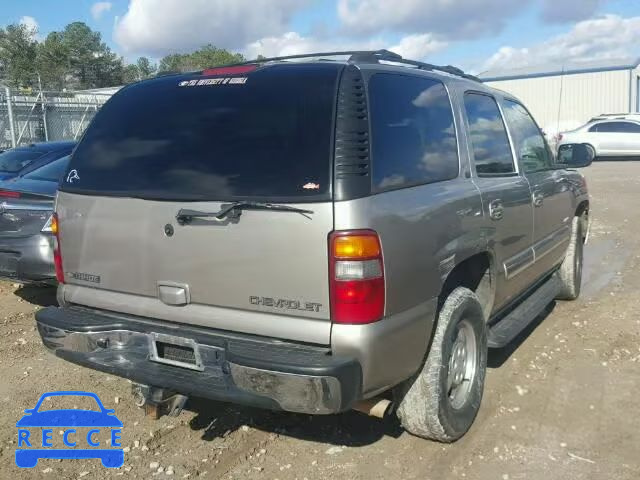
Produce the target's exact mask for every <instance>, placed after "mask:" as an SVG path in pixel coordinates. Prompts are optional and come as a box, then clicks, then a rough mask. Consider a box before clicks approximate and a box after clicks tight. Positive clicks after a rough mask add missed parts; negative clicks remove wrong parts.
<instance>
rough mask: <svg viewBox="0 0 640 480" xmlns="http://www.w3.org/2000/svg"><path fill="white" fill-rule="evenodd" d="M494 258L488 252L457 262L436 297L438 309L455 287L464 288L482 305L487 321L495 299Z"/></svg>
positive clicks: (495, 274) (495, 273) (495, 275)
mask: <svg viewBox="0 0 640 480" xmlns="http://www.w3.org/2000/svg"><path fill="white" fill-rule="evenodd" d="M496 278H497V272H496V265H495V257H494V256H493V254H492V253H491V252H490V251H489V250H485V251H481V252H477V253H474V254H470V255H468V256H466V257H464V258H462V259H461V260H459V261H458V262H457V263H456V264H455V266H454V267H453V268H452V269H451V271H450V272H449V273H448V274H447V276H446V277H445V278H444V281H443V283H442V288H441V290H440V294H439V296H438V307H440V306H442V304H443V303H444V302H445V300H446V298H447V296H448V295H449V294H450V293H451V292H452V291H453V290H455V288H456V287H465V288H468V289H469V290H471V291H472V292H474V293H475V294H476V296H477V297H478V300H480V303H481V305H482V310H483V313H484V315H485V320H488V318H489V316H490V314H491V311H492V310H493V303H494V299H495V289H496Z"/></svg>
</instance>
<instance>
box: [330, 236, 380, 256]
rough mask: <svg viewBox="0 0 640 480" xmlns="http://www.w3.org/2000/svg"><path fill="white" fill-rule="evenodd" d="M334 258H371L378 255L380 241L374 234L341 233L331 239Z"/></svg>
mask: <svg viewBox="0 0 640 480" xmlns="http://www.w3.org/2000/svg"><path fill="white" fill-rule="evenodd" d="M333 255H334V257H335V258H351V259H354V258H371V257H377V256H379V255H380V243H379V242H378V237H377V236H375V235H342V236H336V237H335V238H334V241H333Z"/></svg>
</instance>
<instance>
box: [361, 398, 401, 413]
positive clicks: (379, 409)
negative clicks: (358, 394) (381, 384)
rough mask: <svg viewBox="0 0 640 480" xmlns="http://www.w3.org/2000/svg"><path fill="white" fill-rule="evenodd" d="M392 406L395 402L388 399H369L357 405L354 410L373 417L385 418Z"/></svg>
mask: <svg viewBox="0 0 640 480" xmlns="http://www.w3.org/2000/svg"><path fill="white" fill-rule="evenodd" d="M392 406H393V402H392V401H391V400H387V399H386V398H368V399H366V400H361V401H359V402H358V403H356V404H355V405H354V406H353V409H354V410H356V411H358V412H361V413H364V414H366V415H369V416H371V417H377V418H384V417H385V416H386V415H387V414H388V413H389V412H390V411H391V407H392Z"/></svg>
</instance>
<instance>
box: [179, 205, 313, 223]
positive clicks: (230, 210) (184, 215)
mask: <svg viewBox="0 0 640 480" xmlns="http://www.w3.org/2000/svg"><path fill="white" fill-rule="evenodd" d="M242 210H274V211H278V212H294V213H300V214H301V215H304V216H307V215H309V214H312V213H313V210H305V209H304V208H298V207H292V206H291V205H278V204H275V203H264V202H248V201H239V202H234V203H232V204H229V205H222V207H221V209H220V211H218V212H201V211H199V210H190V209H188V208H182V209H180V211H179V212H178V214H177V215H176V220H177V221H178V223H179V224H180V225H184V224H186V223H189V222H191V220H193V219H194V218H213V219H215V220H218V221H220V220H224V219H225V218H228V219H237V218H239V217H240V215H241V214H242Z"/></svg>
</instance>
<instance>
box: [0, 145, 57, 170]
mask: <svg viewBox="0 0 640 480" xmlns="http://www.w3.org/2000/svg"><path fill="white" fill-rule="evenodd" d="M46 154H47V152H43V151H41V150H9V151H8V152H4V153H0V172H10V173H16V172H19V171H20V170H22V169H23V168H24V167H26V166H28V165H29V164H30V163H32V162H33V161H34V160H37V159H38V158H40V157H42V156H44V155H46Z"/></svg>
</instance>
